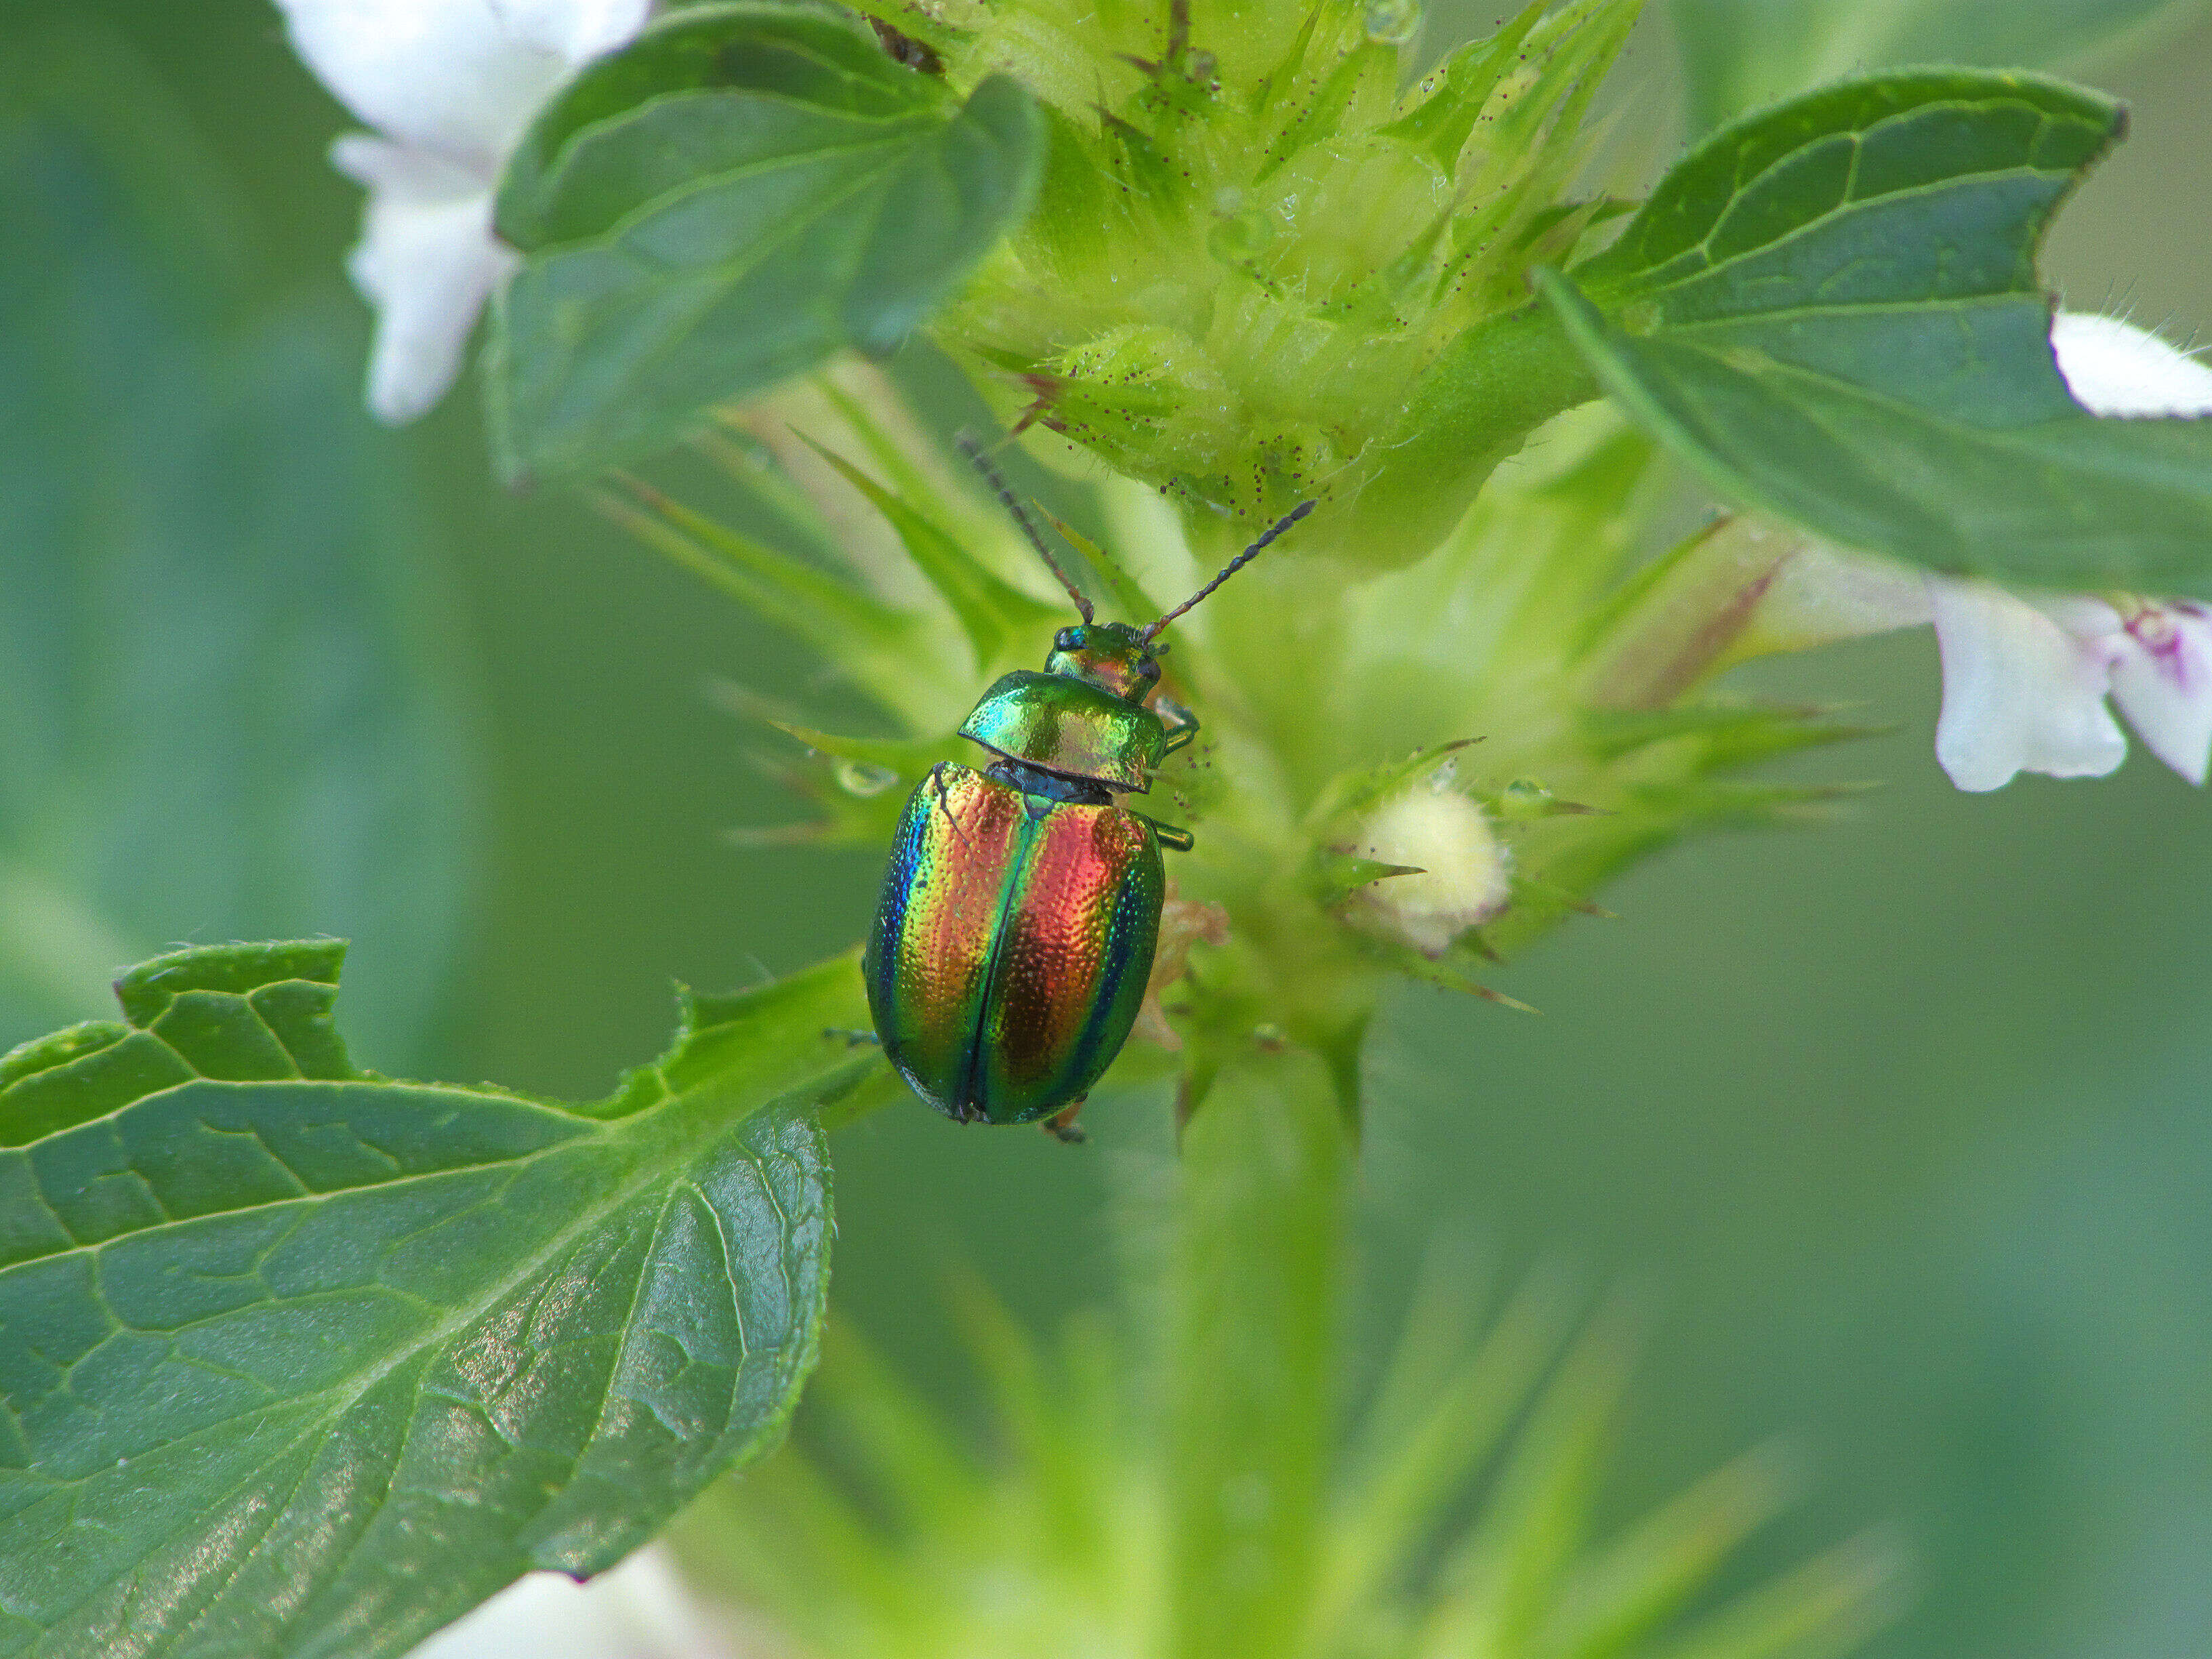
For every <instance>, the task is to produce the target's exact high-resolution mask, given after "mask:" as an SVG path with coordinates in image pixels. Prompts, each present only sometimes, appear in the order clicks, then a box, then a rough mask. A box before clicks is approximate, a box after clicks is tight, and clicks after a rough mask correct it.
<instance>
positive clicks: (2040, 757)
mask: <svg viewBox="0 0 2212 1659" xmlns="http://www.w3.org/2000/svg"><path fill="white" fill-rule="evenodd" d="M1929 596H1930V598H1931V599H1932V600H1933V601H1934V606H1935V613H1936V640H1937V641H1938V643H1939V644H1940V645H1941V647H1942V653H1943V713H1942V718H1941V719H1940V720H1937V721H1936V759H1937V760H1938V761H1939V762H1941V763H1942V767H1943V769H1944V770H1945V771H1946V772H1948V773H1949V774H1950V775H1951V781H1952V782H1953V783H1954V784H1956V785H1958V787H1960V788H1961V789H1969V790H1976V791H1980V790H1987V789H2001V788H2002V787H2004V786H2005V785H2006V784H2008V783H2010V782H2011V781H2012V780H2013V777H2014V775H2015V774H2016V773H2020V772H2045V773H2048V774H2049V775H2051V776H2052V777H2055V778H2080V777H2102V776H2103V775H2105V774H2106V773H2107V772H2109V771H2111V770H2112V769H2113V768H2114V767H2116V766H2118V764H2119V763H2120V762H2121V761H2122V760H2124V758H2125V757H2126V756H2127V752H2128V744H2127V739H2126V738H2124V737H2123V736H2122V735H2121V734H2120V728H2119V727H2118V725H2116V724H2115V723H2114V722H2113V720H2112V711H2111V710H2109V709H2107V708H2106V707H2105V691H2106V686H2107V684H2108V678H2107V677H2108V670H2109V665H2110V662H2111V658H2112V652H2111V648H2110V647H2108V646H2106V645H2104V644H2101V643H2100V642H2097V641H2085V640H2083V639H2081V638H2080V637H2078V636H2077V635H2074V634H2070V633H2069V632H2068V631H2067V630H2066V629H2063V628H2061V627H2060V626H2059V625H2058V624H2057V623H2055V622H2053V621H2052V620H2051V618H2050V617H2046V616H2045V615H2044V614H2043V613H2042V612H2041V611H2038V610H2037V609H2035V607H2034V606H2033V605H2028V604H2027V603H2026V602H2025V601H2024V600H2021V599H2015V598H2014V597H2013V596H2012V595H2011V594H2009V593H2008V592H2005V591H2004V590H2003V589H2002V588H2001V587H1996V586H1992V585H1990V583H1988V582H1978V581H1954V580H1949V579H1948V578H1942V577H1931V578H1930V579H1929Z"/></svg>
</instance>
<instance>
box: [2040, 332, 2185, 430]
mask: <svg viewBox="0 0 2212 1659" xmlns="http://www.w3.org/2000/svg"><path fill="white" fill-rule="evenodd" d="M2051 352H2052V354H2053V356H2056V357H2057V360H2058V372H2059V374H2062V375H2063V376H2064V377H2065V379H2066V389H2067V390H2068V391H2069V392H2072V393H2073V394H2074V400H2075V402H2076V403H2078V404H2081V407H2082V408H2084V409H2086V410H2088V411H2089V412H2090V413H2091V414H2093V415H2119V416H2142V415H2203V414H2208V413H2212V368H2207V367H2205V365H2204V364H2203V363H2200V362H2197V359H2195V358H2194V357H2191V356H2189V355H2188V354H2187V353H2185V352H2181V351H2177V350H2176V349H2174V348H2173V347H2172V346H2170V345H2168V344H2166V342H2165V341H2163V340H2161V339H2160V338H2159V337H2158V336H2157V335H2155V334H2153V333H2151V332H2150V331H2148V330H2146V329H2140V328H2137V327H2136V325H2134V324H2133V323H2124V322H2122V321H2121V320H2120V319H2118V318H2117V317H2099V316H2094V315H2093V314H2091V313H2087V312H2080V311H2062V312H2060V313H2058V315H2057V317H2055V318H2053V319H2051Z"/></svg>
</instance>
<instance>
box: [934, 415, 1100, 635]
mask: <svg viewBox="0 0 2212 1659" xmlns="http://www.w3.org/2000/svg"><path fill="white" fill-rule="evenodd" d="M953 441H954V442H955V443H957V444H958V445H959V446H960V453H962V454H963V455H965V456H966V457H967V458H968V459H969V460H971V461H973V462H974V463H975V470H976V471H978V472H980V473H981V474H982V475H983V481H984V482H985V483H987V484H989V485H990V486H991V488H992V489H994V490H995V491H997V492H998V496H999V504H1000V506H1002V507H1005V508H1006V511H1007V512H1008V513H1011V514H1012V517H1013V520H1014V522H1015V523H1016V524H1018V525H1019V526H1021V527H1022V534H1024V536H1027V537H1028V538H1030V546H1031V547H1034V548H1035V549H1036V554H1037V557H1039V558H1040V559H1042V560H1043V561H1044V564H1045V568H1046V569H1048V570H1049V571H1051V572H1052V574H1054V575H1055V576H1057V577H1059V578H1060V586H1062V587H1064V588H1066V590H1067V597H1068V598H1069V599H1073V600H1074V601H1075V608H1076V610H1078V611H1080V612H1081V613H1082V615H1083V620H1084V621H1085V622H1089V621H1091V617H1092V612H1091V601H1090V600H1089V599H1085V597H1084V596H1083V590H1082V589H1081V588H1079V587H1078V586H1076V585H1075V579H1074V578H1073V576H1071V575H1069V574H1067V572H1066V569H1064V568H1062V567H1061V565H1060V561H1059V560H1058V559H1056V558H1054V556H1053V553H1052V549H1050V548H1049V547H1048V546H1046V545H1045V540H1044V538H1043V536H1042V535H1041V534H1040V533H1038V531H1037V527H1036V524H1035V523H1033V522H1032V521H1031V520H1030V515H1029V510H1028V509H1027V508H1026V507H1024V506H1023V505H1022V503H1021V498H1020V497H1019V496H1018V495H1015V494H1014V492H1013V491H1012V490H1011V489H1007V488H1006V480H1005V479H1004V478H1002V477H1000V476H999V469H998V468H997V467H995V466H993V465H991V458H990V457H989V456H988V455H987V454H985V453H983V446H982V445H981V444H980V443H977V442H976V441H975V434H974V433H972V432H963V433H962V434H960V435H959V436H958V437H957V438H955V439H954V440H953Z"/></svg>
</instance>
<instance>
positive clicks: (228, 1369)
mask: <svg viewBox="0 0 2212 1659" xmlns="http://www.w3.org/2000/svg"><path fill="white" fill-rule="evenodd" d="M342 954H343V947H342V946H340V945H336V944H333V943H331V942H327V941H324V942H310V943H306V944H298V945H234V946H226V947H220V948H210V949H204V950H197V951H184V952H180V953H178V954H176V955H173V956H169V957H160V958H157V959H155V960H154V961H152V962H149V963H145V964H144V965H143V966H142V967H139V968H137V969H132V970H131V972H130V973H129V974H127V975H125V977H124V979H123V980H122V981H121V982H120V983H119V984H118V987H117V990H118V997H119V999H120V1000H121V1002H122V1005H123V1010H124V1012H125V1018H126V1020H127V1023H116V1022H106V1023H102V1024H98V1025H95V1026H90V1027H82V1028H79V1029H78V1030H76V1031H74V1032H64V1033H60V1034H58V1036H55V1037H51V1038H47V1039H45V1040H43V1041H42V1042H39V1043H36V1044H33V1045H31V1046H29V1047H27V1048H22V1049H18V1050H17V1051H16V1052H15V1054H10V1055H9V1056H8V1057H7V1058H6V1059H5V1060H0V1084H4V1087H0V1143H4V1144H5V1146H6V1148H7V1150H4V1151H0V1392H4V1397H5V1398H6V1400H7V1401H8V1404H9V1411H8V1413H6V1414H5V1416H4V1417H0V1654H5V1655H19V1654H20V1655H38V1656H51V1659H60V1656H64V1655H81V1654H94V1653H130V1654H133V1655H138V1656H143V1659H183V1656H214V1655H218V1654H220V1655H223V1656H235V1659H243V1656H268V1659H276V1656H280V1655H281V1656H284V1659H311V1656H332V1659H335V1656H340V1655H343V1656H346V1659H378V1656H383V1655H393V1654H398V1653H402V1652H404V1650H407V1649H408V1648H409V1647H410V1646H412V1645H413V1644H416V1642H418V1641H420V1640H421V1639H422V1638H423V1637H424V1636H426V1635H428V1633H429V1632H431V1631H432V1630H434V1629H435V1628H436V1627H437V1626H440V1625H441V1624H444V1623H445V1622H447V1620H452V1619H453V1618H456V1617H458V1616H459V1614H461V1613H464V1612H465V1611H467V1610H468V1608H470V1607H472V1606H474V1605H475V1604H476V1603H477V1602H478V1601H482V1600H483V1598H484V1597H485V1596H487V1595H490V1594H492V1593H493V1592H494V1591H495V1590H497V1589H499V1588H500V1587H501V1585H503V1584H505V1583H507V1582H508V1581H509V1580H511V1579H513V1578H514V1577H516V1576H518V1575H519V1574H520V1573H521V1572H523V1571H526V1570H527V1569H529V1568H532V1567H553V1568H559V1569H562V1570H564V1571H570V1572H574V1573H579V1574H581V1573H588V1572H595V1571H599V1570H600V1569H602V1568H604V1567H606V1566H609V1565H612V1564H613V1563H614V1562H615V1561H616V1560H617V1559H620V1558H621V1557H622V1556H623V1554H625V1553H628V1552H629V1550H630V1549H632V1548H634V1547H636V1546H637V1545H638V1544H640V1543H641V1542H643V1541H645V1540H646V1539H647V1538H648V1537H650V1536H651V1535H652V1534H653V1532H654V1531H656V1530H657V1529H658V1528H659V1527H660V1526H661V1524H662V1523H663V1522H665V1521H666V1520H667V1519H668V1517H669V1516H671V1515H672V1514H673V1513H674V1512H675V1511H676V1510H678V1509H679V1508H680V1507H681V1506H682V1505H683V1504H684V1503H685V1502H686V1501H688V1500H689V1499H690V1498H691V1497H692V1496H694V1495H695V1494H696V1493H697V1492H699V1491H700V1490H701V1488H702V1487H703V1486H705V1485H706V1483H707V1482H708V1481H709V1480H712V1479H713V1478H714V1477H715V1476H716V1475H718V1474H721V1473H722V1472H723V1471H724V1470H726V1469H727V1468H731V1467H732V1465H734V1464H738V1463H741V1462H745V1461H748V1460H750V1458H752V1457H755V1456H757V1455H759V1453H760V1452H761V1451H763V1449H765V1448H766V1447H768V1446H769V1444H771V1443H774V1442H775V1439H776V1438H777V1437H779V1436H780V1435H781V1431H782V1427H783V1424H784V1420H785V1418H786V1416H787V1413H788V1412H789V1409H790V1407H791V1404H792V1401H793V1397H794V1396H795V1395H796V1393H797V1390H798V1388H799V1383H800V1382H801V1380H802V1379H803V1378H804V1376H805V1373H806V1371H807V1370H808V1368H809V1367H810V1366H811V1364H812V1360H813V1356H814V1349H815V1340H816V1331H817V1324H818V1321H819V1316H820V1310H821V1305H822V1297H823V1289H824V1282H825V1273H826V1258H827V1253H828V1249H829V1194H828V1185H827V1182H828V1171H827V1166H826V1164H825V1161H824V1158H823V1148H822V1144H821V1136H820V1132H819V1130H818V1129H817V1127H816V1126H815V1124H814V1122H813V1121H812V1119H811V1115H810V1113H809V1109H810V1108H811V1106H813V1105H815V1104H817V1103H820V1102H822V1101H823V1100H824V1099H826V1098H828V1097H831V1096H833V1095H835V1094H836V1093H837V1092H838V1091H840V1090H842V1089H844V1088H846V1087H848V1086H849V1085H852V1084H853V1083H854V1082H855V1081H857V1080H859V1079H860V1077H861V1076H862V1075H863V1074H864V1073H866V1071H867V1070H869V1069H871V1068H872V1067H874V1066H876V1065H877V1063H878V1062H877V1060H875V1058H874V1056H872V1054H856V1053H855V1052H854V1050H852V1049H851V1048H848V1046H847V1044H846V1043H845V1042H843V1041H842V1039H841V1038H838V1037H836V1036H829V1035H826V1030H827V1028H829V1027H833V1026H839V1025H849V1024H857V1023H858V1022H859V1020H860V1018H861V1016H862V1013H863V1003H862V998H861V994H860V976H859V974H858V972H857V971H856V969H855V966H854V961H853V959H852V958H851V957H840V958H838V959H836V960H835V961H833V962H830V963H825V964H823V966H822V967H820V968H817V969H812V970H811V971H809V972H807V973H805V974H802V975H797V976H795V977H793V978H792V979H789V980H787V981H781V982H780V983H778V984H775V985H771V986H769V987H764V988H763V989H761V990H759V991H757V992H755V993H752V994H748V995H744V996H741V997H735V998H726V999H720V1000H714V1001H712V1002H702V1003H696V1004H694V1005H693V1006H692V1007H691V1009H690V1019H689V1021H688V1022H687V1023H688V1026H689V1029H687V1030H686V1031H685V1033H684V1036H682V1038H681V1039H680V1040H679V1041H678V1043H677V1045H676V1046H675V1048H673V1049H672V1050H671V1052H670V1054H668V1055H667V1056H666V1057H665V1059H664V1060H661V1061H660V1062H659V1063H658V1064H657V1065H654V1066H648V1067H646V1068H643V1069H642V1070H641V1071H638V1072H636V1073H632V1074H631V1075H630V1076H629V1077H628V1078H626V1079H624V1080H623V1085H622V1086H621V1088H620V1089H618V1090H617V1092H616V1093H615V1094H614V1096H612V1097H611V1098H609V1099H607V1100H605V1101H601V1102H598V1103H592V1104H590V1105H584V1106H570V1105H564V1104H561V1103H555V1102H550V1101H540V1100H533V1099H530V1098H526V1097H523V1096H520V1095H516V1094H509V1093H504V1092H501V1091H495V1090H493V1089H489V1088H459V1087H454V1086H452V1085H442V1084H419V1083H398V1082H393V1081H390V1080H388V1079H384V1078H380V1077H378V1076H375V1075H374V1074H373V1073H363V1072H360V1071H356V1069H355V1068H354V1067H353V1066H351V1065H350V1063H349V1061H348V1060H347V1059H346V1057H345V1052H344V1048H343V1045H342V1044H341V1043H340V1042H339V1040H338V1038H337V1034H336V1031H335V1030H334V1028H333V1026H332V1024H331V1003H332V1001H333V1000H334V999H335V998H336V995H337V969H338V963H339V960H340V957H341V956H342Z"/></svg>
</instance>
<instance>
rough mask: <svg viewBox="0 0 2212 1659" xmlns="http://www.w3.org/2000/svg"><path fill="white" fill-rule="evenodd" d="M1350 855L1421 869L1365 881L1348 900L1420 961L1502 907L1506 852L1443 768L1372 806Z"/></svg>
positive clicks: (1357, 917) (1374, 929) (1373, 929)
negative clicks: (1425, 780) (1424, 782)
mask: <svg viewBox="0 0 2212 1659" xmlns="http://www.w3.org/2000/svg"><path fill="white" fill-rule="evenodd" d="M1352 850H1353V851H1354V852H1356V853H1357V854H1358V855H1359V856H1360V857H1361V858H1364V859H1372V860H1375V861H1376V863H1378V864H1403V865H1410V866H1413V868H1415V869H1417V870H1419V871H1421V872H1423V873H1421V874H1419V875H1417V876H1389V877H1386V878H1384V879H1383V880H1381V881H1375V882H1370V883H1369V884H1367V885H1366V886H1364V887H1362V888H1360V889H1359V890H1358V891H1357V892H1355V893H1354V894H1353V895H1352V902H1351V907H1350V908H1349V910H1348V912H1347V915H1348V916H1349V917H1350V919H1351V920H1352V921H1357V922H1358V923H1359V924H1360V925H1361V926H1362V927H1365V928H1367V929H1368V931H1370V933H1378V934H1381V935H1382V936H1383V937H1384V938H1386V939H1395V940H1396V941H1397V942H1398V943H1399V944H1401V945H1412V946H1413V949H1415V950H1416V951H1420V952H1421V953H1422V954H1424V955H1425V956H1431V957H1440V956H1442V955H1443V953H1444V951H1447V950H1448V949H1449V948H1450V945H1451V942H1452V941H1453V940H1454V939H1457V938H1458V937H1459V936H1460V935H1461V934H1462V933H1465V932H1466V931H1467V930H1468V928H1470V927H1480V925H1481V924H1482V923H1484V922H1486V921H1489V920H1490V919H1491V917H1492V916H1494V915H1497V914H1498V911H1499V910H1501V909H1503V908H1504V905H1505V901H1506V898H1507V897H1508V896H1509V895H1510V892H1511V866H1510V863H1509V861H1508V859H1507V855H1506V851H1505V848H1504V847H1503V846H1502V845H1501V844H1500V843H1499V842H1498V837H1497V836H1496V835H1495V834H1494V833H1493V832H1492V829H1491V827H1490V820H1489V819H1488V818H1487V817H1485V816H1484V815H1483V811H1482V808H1480V806H1478V805H1475V804H1474V802H1473V801H1471V800H1469V799H1468V798H1467V797H1466V796H1465V795H1462V794H1461V793H1459V791H1458V790H1457V789H1455V788H1454V787H1451V772H1450V769H1449V767H1446V768H1443V769H1439V770H1438V771H1437V773H1436V774H1434V775H1433V776H1432V777H1431V781H1430V782H1429V783H1428V784H1427V785H1425V786H1424V785H1416V786H1415V787H1413V788H1411V789H1407V790H1405V791H1404V792H1402V793H1399V794H1396V795H1394V796H1392V797H1391V798H1390V799H1389V800H1386V801H1384V802H1383V805H1380V806H1378V807H1376V809H1375V812H1374V816H1373V817H1370V818H1369V819H1368V821H1367V823H1366V825H1365V827H1364V829H1363V831H1362V833H1361V835H1360V837H1359V840H1358V842H1357V844H1356V845H1355V846H1354V848H1353V849H1352Z"/></svg>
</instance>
